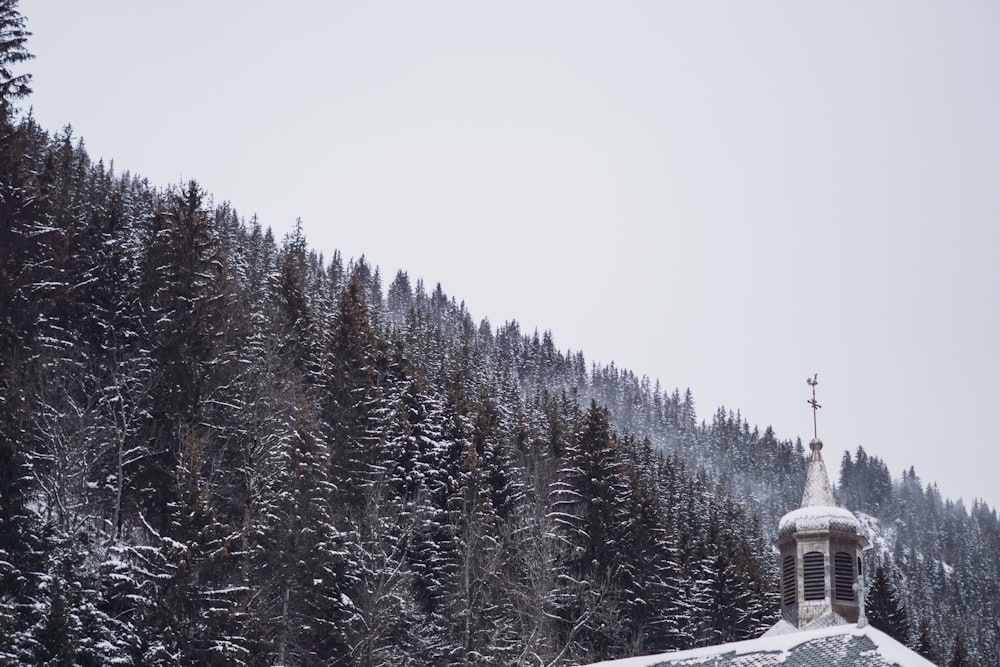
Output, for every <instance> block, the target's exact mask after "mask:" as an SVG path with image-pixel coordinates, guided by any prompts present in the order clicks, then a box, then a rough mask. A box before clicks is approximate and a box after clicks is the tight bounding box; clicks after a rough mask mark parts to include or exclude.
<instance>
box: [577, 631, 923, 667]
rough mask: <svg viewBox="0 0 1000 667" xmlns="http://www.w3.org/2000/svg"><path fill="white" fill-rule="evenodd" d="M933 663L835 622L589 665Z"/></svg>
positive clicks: (876, 666)
mask: <svg viewBox="0 0 1000 667" xmlns="http://www.w3.org/2000/svg"><path fill="white" fill-rule="evenodd" d="M682 665H683V667H699V666H702V665H704V666H705V667H709V666H711V667H772V666H777V665H781V667H934V664H933V663H932V662H930V661H928V660H926V659H925V658H923V657H921V656H920V655H918V654H917V653H915V652H914V651H911V650H910V649H908V648H906V647H905V646H903V645H902V644H900V643H899V642H897V641H896V640H895V639H893V638H892V637H890V636H889V635H887V634H885V633H884V632H881V631H879V630H876V629H875V628H873V627H871V626H870V625H869V626H866V627H864V628H859V627H857V626H856V625H837V626H834V627H828V628H821V629H818V630H803V631H801V632H795V633H790V634H781V635H777V636H769V637H761V638H759V639H751V640H748V641H742V642H732V643H729V644H720V645H718V646H707V647H705V648H698V649H691V650H689V651H675V652H673V653H662V654H660V655H650V656H645V657H642V658H625V659H623V660H608V661H605V662H598V663H594V664H593V665H590V666H589V667H681V666H682Z"/></svg>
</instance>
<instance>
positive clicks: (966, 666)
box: [948, 634, 975, 667]
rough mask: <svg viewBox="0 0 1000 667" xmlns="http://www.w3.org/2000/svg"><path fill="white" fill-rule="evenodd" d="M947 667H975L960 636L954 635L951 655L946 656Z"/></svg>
mask: <svg viewBox="0 0 1000 667" xmlns="http://www.w3.org/2000/svg"><path fill="white" fill-rule="evenodd" d="M948 667H975V662H974V661H973V660H972V657H971V656H970V655H969V649H967V648H966V647H965V639H964V638H963V637H962V635H961V634H957V635H955V641H954V642H953V643H952V645H951V655H949V656H948Z"/></svg>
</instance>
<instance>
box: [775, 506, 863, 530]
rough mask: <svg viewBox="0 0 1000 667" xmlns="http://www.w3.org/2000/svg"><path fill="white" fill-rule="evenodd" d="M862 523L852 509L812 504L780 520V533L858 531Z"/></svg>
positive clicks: (793, 511)
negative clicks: (859, 522)
mask: <svg viewBox="0 0 1000 667" xmlns="http://www.w3.org/2000/svg"><path fill="white" fill-rule="evenodd" d="M859 527H860V524H858V520H857V518H855V516H854V514H853V513H852V512H851V511H850V510H845V509H844V508H843V507H836V506H833V505H830V506H823V505H810V506H809V507H800V508H799V509H797V510H792V511H791V512H789V513H788V514H786V515H785V516H783V517H781V521H779V522H778V535H787V534H788V533H790V532H796V533H808V532H810V531H813V530H834V531H839V532H842V533H852V534H853V533H857V532H858V528H859Z"/></svg>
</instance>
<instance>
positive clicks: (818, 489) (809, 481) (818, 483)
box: [801, 373, 837, 507]
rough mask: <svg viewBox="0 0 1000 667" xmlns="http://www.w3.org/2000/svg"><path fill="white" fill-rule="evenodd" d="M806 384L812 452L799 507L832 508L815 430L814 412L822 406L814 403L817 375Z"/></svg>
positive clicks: (828, 484)
mask: <svg viewBox="0 0 1000 667" xmlns="http://www.w3.org/2000/svg"><path fill="white" fill-rule="evenodd" d="M806 382H807V383H808V384H809V386H810V387H812V399H811V400H808V401H806V403H808V404H809V405H811V406H812V411H813V439H812V441H810V443H809V449H811V450H812V459H811V460H810V461H809V470H808V472H807V473H806V488H805V490H804V491H803V492H802V505H801V507H815V506H822V507H834V506H836V504H837V503H836V502H835V501H834V499H833V487H831V486H830V477H829V475H827V474H826V464H825V463H823V454H822V453H821V452H822V451H823V441H822V440H820V439H819V434H818V432H817V428H816V411H817V410H819V409H820V408H821V407H823V406H822V405H820V404H819V403H818V402H817V401H816V385H818V384H819V373H815V374H813V376H812V377H811V378H806Z"/></svg>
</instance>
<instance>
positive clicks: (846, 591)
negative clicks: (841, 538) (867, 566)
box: [833, 551, 854, 602]
mask: <svg viewBox="0 0 1000 667" xmlns="http://www.w3.org/2000/svg"><path fill="white" fill-rule="evenodd" d="M833 581H834V591H835V595H836V597H837V599H838V600H846V601H848V602H854V556H852V555H851V554H849V553H846V552H844V551H838V552H837V553H835V554H834V555H833Z"/></svg>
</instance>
